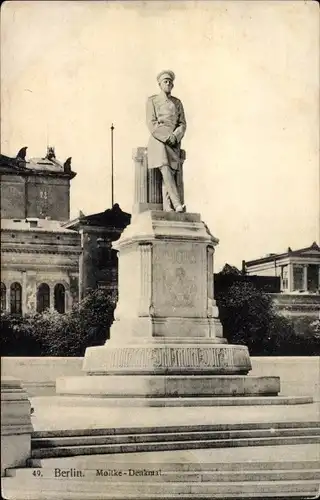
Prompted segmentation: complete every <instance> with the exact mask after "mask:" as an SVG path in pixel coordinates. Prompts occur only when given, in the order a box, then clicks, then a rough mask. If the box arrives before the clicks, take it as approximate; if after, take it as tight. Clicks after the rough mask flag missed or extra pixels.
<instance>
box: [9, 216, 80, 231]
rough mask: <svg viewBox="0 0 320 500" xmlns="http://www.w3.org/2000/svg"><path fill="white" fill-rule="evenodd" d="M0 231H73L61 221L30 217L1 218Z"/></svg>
mask: <svg viewBox="0 0 320 500" xmlns="http://www.w3.org/2000/svg"><path fill="white" fill-rule="evenodd" d="M1 231H34V232H37V231H38V232H39V231H40V232H47V233H48V232H49V233H71V234H74V231H72V230H71V229H68V228H66V227H64V226H63V224H62V222H61V221H58V220H51V219H36V218H31V217H28V218H27V219H1Z"/></svg>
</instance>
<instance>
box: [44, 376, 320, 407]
mask: <svg viewBox="0 0 320 500" xmlns="http://www.w3.org/2000/svg"><path fill="white" fill-rule="evenodd" d="M79 378H87V379H91V378H92V379H93V378H94V377H79ZM311 403H313V397H312V396H276V395H275V396H267V395H266V396H257V395H256V396H254V395H253V396H213V397H210V396H204V397H201V396H184V395H183V396H180V397H174V396H170V397H156V396H155V397H139V396H133V397H123V396H118V397H109V396H107V397H106V396H105V395H103V396H102V397H98V396H95V397H88V396H77V395H76V396H74V395H59V396H53V397H52V405H55V406H57V407H58V406H64V407H68V406H69V407H70V406H71V407H76V406H78V407H81V408H84V407H92V406H95V407H101V408H103V407H110V408H117V407H125V408H132V407H135V406H136V407H160V408H161V407H168V408H170V407H193V406H195V407H199V406H204V407H208V406H225V407H227V406H270V405H273V406H279V405H285V406H287V405H302V404H311Z"/></svg>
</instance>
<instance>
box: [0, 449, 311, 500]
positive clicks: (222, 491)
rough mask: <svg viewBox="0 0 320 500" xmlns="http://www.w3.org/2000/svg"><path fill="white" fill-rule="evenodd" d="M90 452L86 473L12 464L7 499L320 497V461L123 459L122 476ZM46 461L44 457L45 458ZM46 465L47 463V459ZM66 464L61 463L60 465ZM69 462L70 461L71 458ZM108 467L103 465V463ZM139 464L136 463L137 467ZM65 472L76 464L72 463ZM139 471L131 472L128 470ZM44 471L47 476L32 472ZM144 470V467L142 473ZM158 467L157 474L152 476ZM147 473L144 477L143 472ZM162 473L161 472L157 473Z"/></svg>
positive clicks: (120, 468)
mask: <svg viewBox="0 0 320 500" xmlns="http://www.w3.org/2000/svg"><path fill="white" fill-rule="evenodd" d="M93 458H94V457H91V459H90V461H88V464H87V468H85V469H80V471H81V472H82V473H83V475H84V477H78V478H64V479H59V478H57V477H55V474H57V472H56V471H59V473H61V470H62V469H60V468H57V467H56V468H52V467H51V468H48V467H44V468H42V469H33V470H32V469H31V470H30V469H12V470H10V471H8V474H9V476H10V477H6V478H4V481H3V493H4V498H6V499H7V500H53V499H59V500H62V499H63V500H67V499H72V500H85V499H91V500H105V499H110V500H111V499H114V500H129V499H130V500H133V499H136V500H138V499H139V500H140V499H150V500H151V499H158V500H164V499H184V500H187V499H194V498H198V499H200V498H201V499H203V500H206V499H215V498H216V499H224V500H229V499H230V500H231V499H238V500H241V499H246V500H248V499H258V498H260V499H266V498H273V499H288V498H296V499H298V498H300V499H302V498H304V499H307V498H319V497H318V496H317V495H318V494H319V484H320V463H319V461H318V462H316V461H307V462H273V463H270V462H250V461H248V462H246V463H211V464H195V463H191V464H190V463H185V464H181V463H178V464H172V463H171V464H169V463H162V464H159V463H158V464H150V463H149V464H144V465H141V464H139V463H136V464H135V465H132V464H131V465H130V467H131V469H129V468H128V467H125V465H124V464H118V467H117V469H115V468H114V464H113V468H112V471H113V472H114V471H118V472H119V471H121V472H122V477H120V478H119V477H118V476H108V477H106V476H103V475H102V471H104V470H105V471H109V474H110V470H111V469H108V467H109V466H110V465H109V466H108V465H107V462H105V463H104V465H101V463H100V464H99V466H98V467H96V468H93V467H92V463H91V461H92V460H93ZM44 462H45V461H44ZM44 465H45V464H44ZM60 465H61V464H60ZM69 465H70V463H69ZM101 467H104V468H101ZM133 467H135V468H133ZM64 470H65V471H73V473H74V474H75V473H76V472H77V469H75V468H69V469H64ZM130 470H131V471H133V470H134V471H135V474H137V473H139V475H130V472H129V471H130ZM34 471H40V472H41V474H42V476H41V477H40V478H39V477H37V476H33V475H32V473H33V472H34ZM139 471H140V472H139ZM151 472H153V473H154V474H155V475H148V473H149V474H150V473H151ZM140 473H141V474H144V475H143V477H142V476H141V475H140ZM156 473H157V474H156Z"/></svg>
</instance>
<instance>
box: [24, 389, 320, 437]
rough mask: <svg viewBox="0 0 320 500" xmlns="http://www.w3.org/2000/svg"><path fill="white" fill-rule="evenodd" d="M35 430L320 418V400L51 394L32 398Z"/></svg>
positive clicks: (315, 419) (309, 419) (317, 419)
mask: <svg viewBox="0 0 320 500" xmlns="http://www.w3.org/2000/svg"><path fill="white" fill-rule="evenodd" d="M31 403H32V406H33V407H34V409H35V412H34V414H33V416H32V424H33V427H34V430H35V431H40V430H62V429H92V428H107V427H139V426H150V427H151V426H167V425H168V426H170V425H192V424H194V425H198V424H199V425H200V424H202V425H205V424H212V425H214V424H232V423H233V424H241V423H254V422H286V421H287V422H290V421H291V422H307V421H309V422H311V421H312V422H313V421H320V403H312V404H302V405H288V406H282V405H279V406H240V407H237V406H229V407H223V406H221V407H217V406H215V407H190V408H184V407H171V408H163V407H161V408H154V407H151V408H150V407H147V408H141V407H131V408H123V407H119V408H108V407H90V408H88V407H80V406H79V407H72V406H61V405H59V406H54V398H52V397H35V398H32V400H31Z"/></svg>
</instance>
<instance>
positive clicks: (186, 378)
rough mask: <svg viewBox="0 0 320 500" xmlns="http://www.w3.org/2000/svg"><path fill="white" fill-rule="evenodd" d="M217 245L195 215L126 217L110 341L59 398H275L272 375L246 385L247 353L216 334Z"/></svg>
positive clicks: (92, 353)
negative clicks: (214, 268)
mask: <svg viewBox="0 0 320 500" xmlns="http://www.w3.org/2000/svg"><path fill="white" fill-rule="evenodd" d="M217 243H218V240H217V238H215V237H214V236H212V235H211V234H210V232H209V230H208V228H207V226H206V225H205V224H204V223H203V222H202V221H201V218H200V215H199V214H193V213H175V212H163V211H153V210H148V211H143V212H140V213H136V214H133V217H132V221H131V224H130V226H128V227H127V228H126V229H125V230H124V232H123V234H122V236H121V238H120V239H119V240H118V241H117V242H116V243H115V244H114V245H115V247H116V248H117V250H118V251H119V252H118V256H119V302H118V306H117V309H116V312H115V321H114V323H113V325H112V328H111V338H110V340H108V341H107V342H106V344H105V345H104V346H98V347H89V348H88V349H87V350H86V354H85V358H84V364H83V370H84V371H85V372H86V374H87V375H89V377H87V378H86V380H85V383H84V382H83V381H82V382H81V380H78V381H77V380H76V379H75V378H74V377H73V379H72V381H71V380H69V381H68V379H64V380H63V381H60V382H59V383H57V391H58V393H60V394H65V395H66V394H69V395H75V394H92V395H93V394H94V395H95V396H98V395H100V396H103V397H108V396H109V397H115V396H119V397H122V398H123V397H128V398H129V397H135V396H144V397H147V398H150V397H161V398H173V397H177V396H179V397H181V398H183V397H201V396H205V397H210V396H215V395H225V396H232V395H235V394H236V395H240V396H249V395H276V394H277V393H278V392H279V390H280V387H279V380H278V378H277V377H266V378H263V379H262V378H257V379H255V377H252V380H251V381H250V380H248V382H246V381H245V379H246V377H244V376H245V375H246V374H247V373H248V372H249V370H250V369H251V363H250V357H249V353H248V349H247V347H245V346H240V345H229V344H228V343H227V341H226V339H225V338H224V337H223V331H222V326H221V323H220V320H219V311H218V308H217V306H216V302H215V300H214V290H213V267H214V266H213V257H214V247H215V245H216V244H217ZM228 376H229V377H228ZM104 377H105V378H104ZM77 386H79V388H78V390H77ZM80 386H81V389H80Z"/></svg>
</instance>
